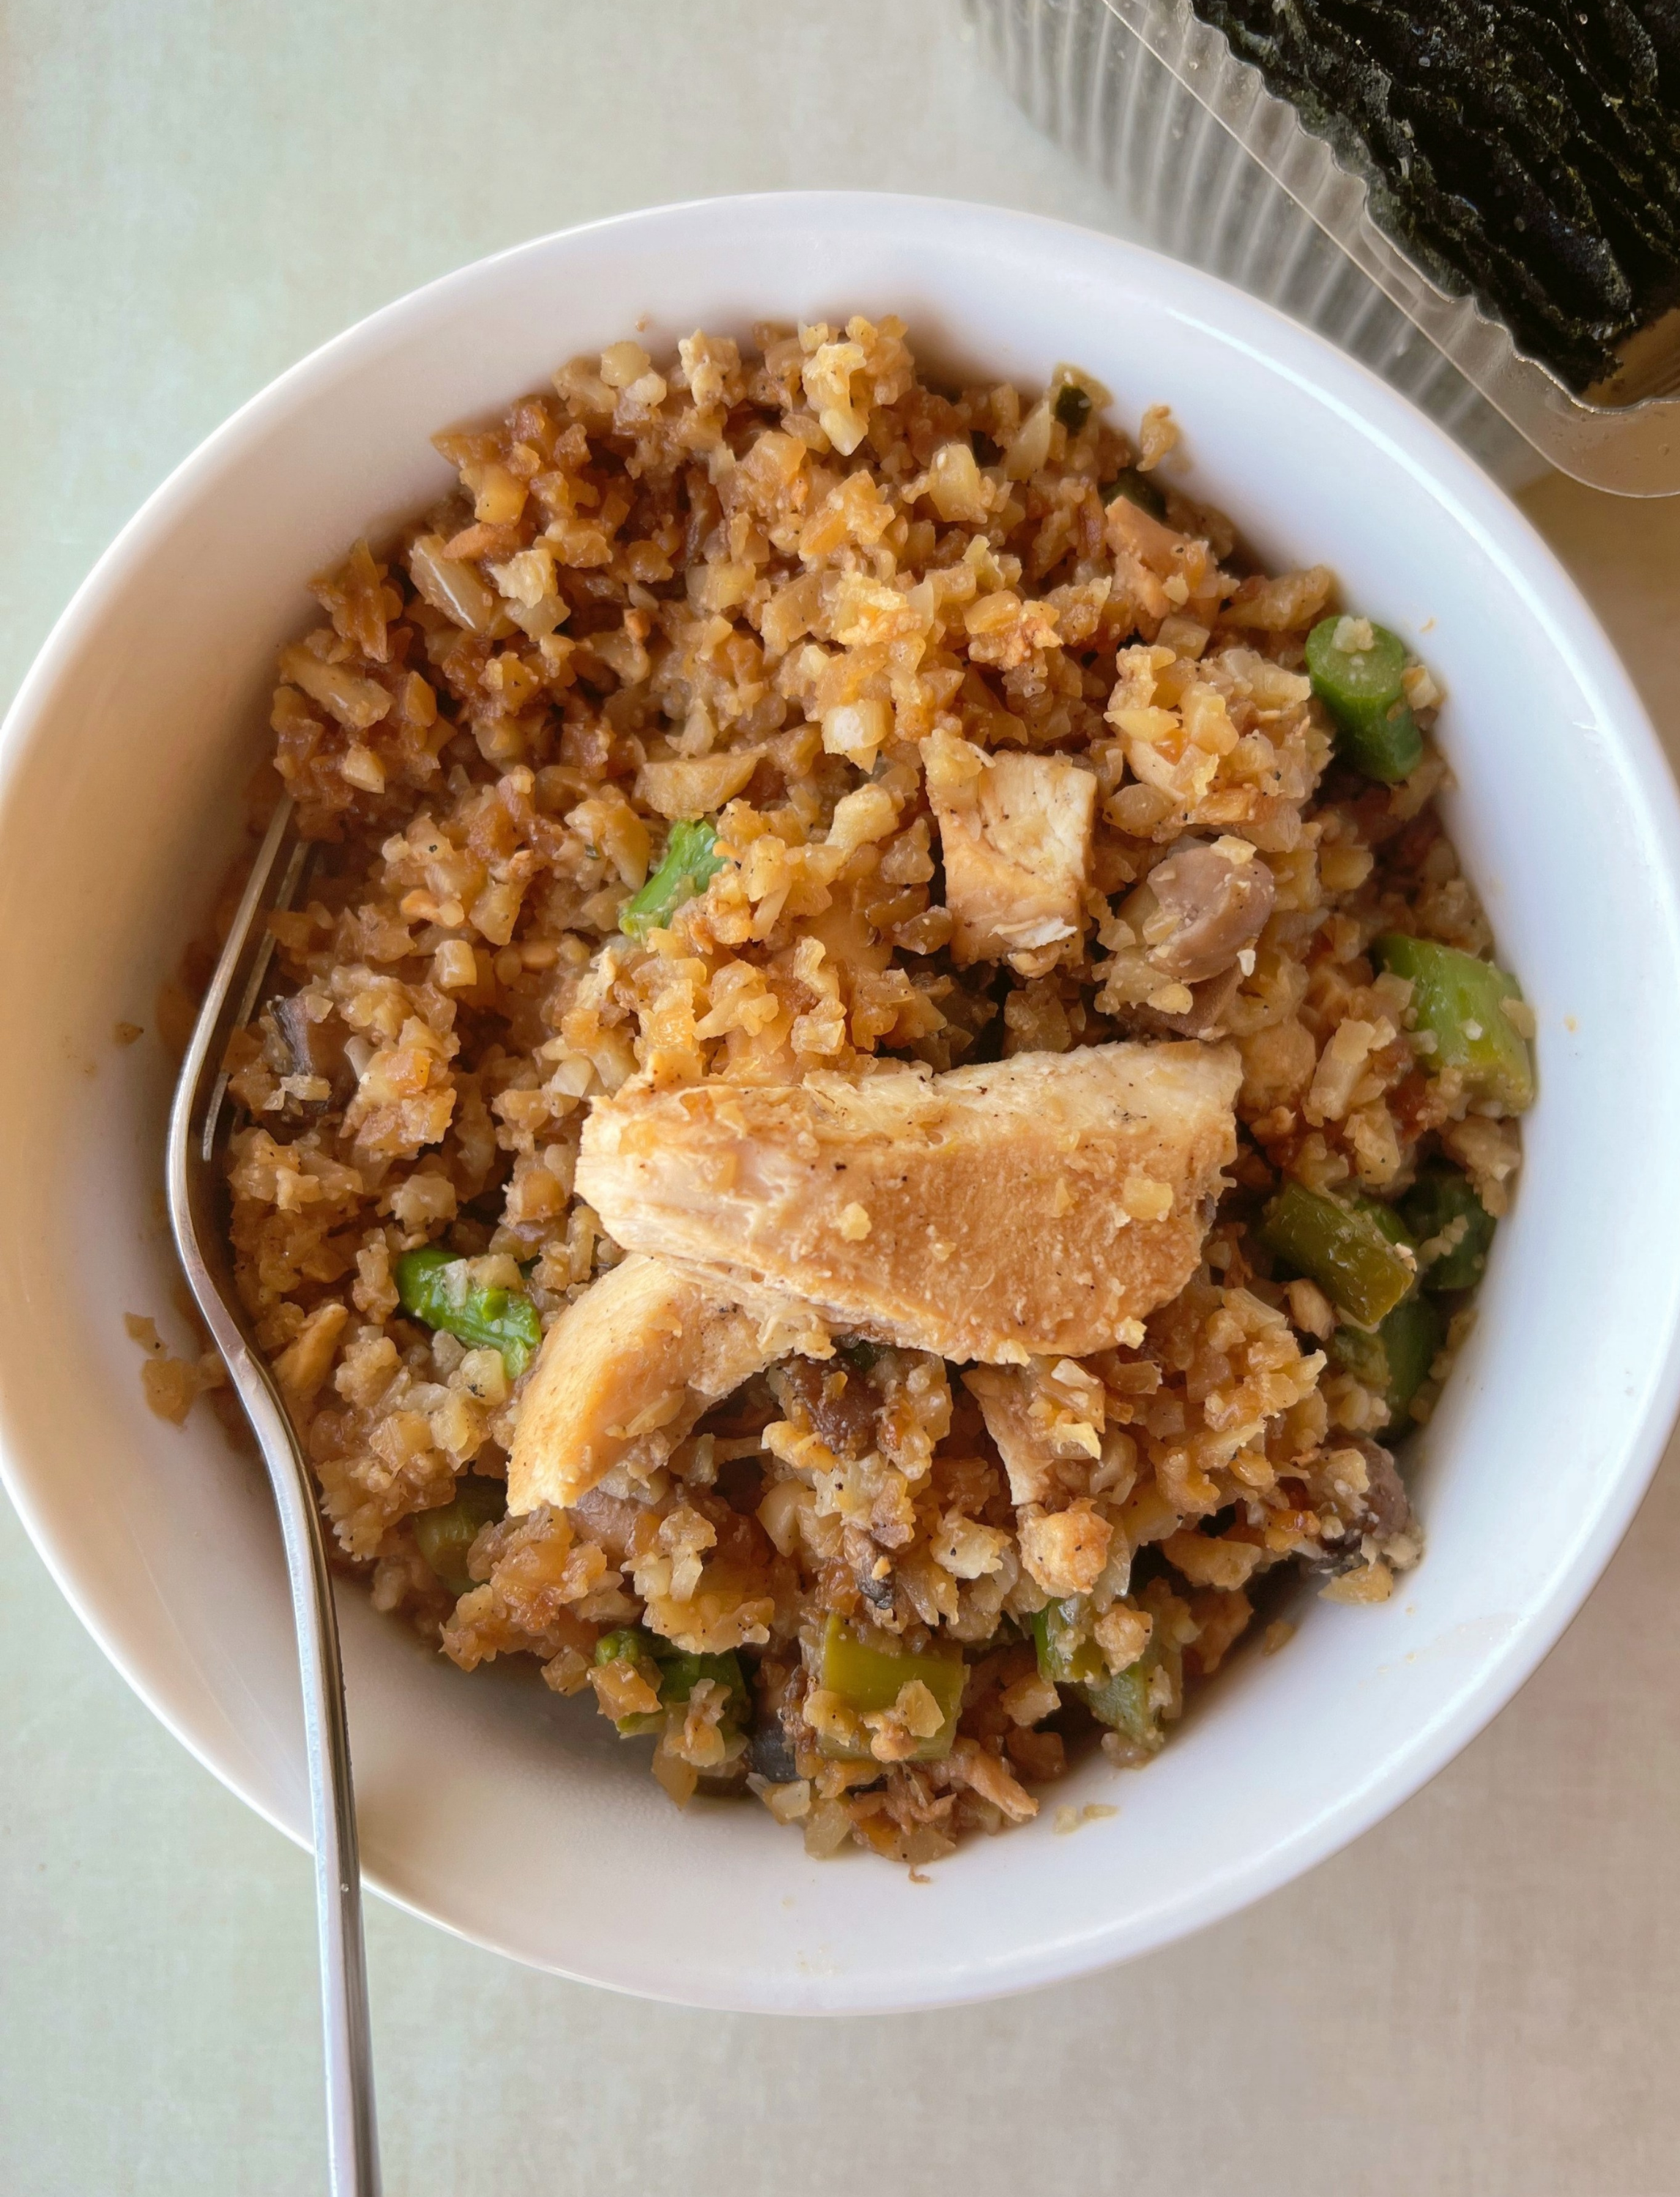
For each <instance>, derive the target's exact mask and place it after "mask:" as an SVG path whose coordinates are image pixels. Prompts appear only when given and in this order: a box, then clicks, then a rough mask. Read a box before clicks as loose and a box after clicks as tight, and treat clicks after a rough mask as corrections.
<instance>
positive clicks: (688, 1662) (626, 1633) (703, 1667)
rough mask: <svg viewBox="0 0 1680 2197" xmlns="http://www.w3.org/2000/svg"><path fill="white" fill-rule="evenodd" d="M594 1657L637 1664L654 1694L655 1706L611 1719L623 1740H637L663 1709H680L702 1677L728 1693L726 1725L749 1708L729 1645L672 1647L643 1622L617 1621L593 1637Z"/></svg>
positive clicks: (657, 1722) (736, 1722) (737, 1723)
mask: <svg viewBox="0 0 1680 2197" xmlns="http://www.w3.org/2000/svg"><path fill="white" fill-rule="evenodd" d="M595 1661H596V1662H598V1663H637V1664H640V1666H641V1671H642V1676H643V1677H644V1678H646V1680H647V1683H648V1684H649V1685H650V1686H652V1688H653V1689H654V1690H655V1691H656V1692H657V1693H658V1696H659V1706H658V1708H657V1709H640V1710H637V1711H636V1712H635V1713H634V1714H632V1715H630V1716H626V1717H619V1718H617V1719H616V1722H615V1728H616V1730H617V1732H618V1735H619V1736H620V1737H621V1738H623V1739H637V1738H640V1736H642V1734H644V1733H645V1732H650V1731H658V1730H659V1729H660V1727H661V1726H662V1725H663V1723H664V1721H665V1711H666V1710H667V1709H669V1708H680V1707H681V1706H682V1705H683V1704H684V1703H685V1702H686V1701H687V1700H688V1698H689V1696H691V1695H692V1693H693V1691H694V1689H695V1687H696V1686H698V1684H699V1683H700V1681H701V1679H702V1678H712V1679H715V1680H716V1682H717V1683H718V1684H720V1685H721V1687H722V1688H723V1689H724V1691H725V1692H726V1693H727V1695H728V1696H729V1703H728V1706H727V1708H726V1709H725V1710H724V1713H723V1726H724V1729H725V1730H739V1729H740V1728H741V1727H742V1725H744V1722H745V1720H746V1719H747V1716H748V1714H749V1713H750V1710H751V1707H752V1696H751V1693H750V1691H749V1690H748V1686H747V1681H746V1674H745V1672H744V1671H743V1670H742V1668H741V1659H740V1657H739V1655H736V1653H735V1651H734V1649H733V1648H732V1649H729V1650H728V1652H727V1654H726V1655H690V1654H689V1653H688V1651H687V1650H686V1649H682V1648H677V1647H675V1646H673V1644H672V1643H671V1642H670V1641H669V1640H667V1639H665V1638H663V1635H661V1634H659V1633H658V1632H649V1631H648V1630H647V1629H646V1626H640V1625H621V1626H619V1627H618V1628H617V1631H616V1632H604V1633H602V1635H601V1637H600V1639H599V1640H598V1641H596V1643H595Z"/></svg>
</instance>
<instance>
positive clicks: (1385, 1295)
mask: <svg viewBox="0 0 1680 2197" xmlns="http://www.w3.org/2000/svg"><path fill="white" fill-rule="evenodd" d="M1260 1240H1261V1241H1262V1242H1263V1243H1265V1244H1266V1247H1267V1249H1269V1250H1271V1251H1272V1253H1273V1254H1274V1255H1276V1256H1277V1258H1279V1259H1281V1260H1282V1261H1283V1262H1284V1264H1285V1265H1286V1266H1289V1267H1294V1268H1295V1271H1296V1272H1299V1273H1302V1274H1306V1275H1307V1276H1309V1277H1310V1278H1311V1279H1312V1280H1313V1281H1315V1282H1317V1283H1318V1286H1319V1288H1320V1289H1321V1290H1324V1294H1325V1296H1328V1297H1329V1298H1330V1301H1331V1302H1332V1303H1333V1304H1335V1305H1337V1306H1338V1307H1340V1308H1341V1310H1342V1311H1343V1312H1345V1313H1347V1314H1348V1315H1349V1317H1350V1318H1352V1319H1355V1320H1357V1321H1358V1323H1359V1325H1361V1326H1362V1327H1375V1326H1376V1325H1377V1323H1378V1322H1379V1321H1380V1320H1382V1319H1385V1318H1386V1317H1387V1314H1388V1313H1391V1312H1393V1309H1394V1307H1395V1306H1396V1305H1397V1304H1399V1301H1400V1300H1401V1299H1402V1297H1404V1296H1407V1295H1409V1294H1410V1292H1411V1290H1412V1288H1413V1287H1414V1286H1415V1284H1416V1280H1417V1270H1416V1266H1415V1265H1414V1263H1413V1261H1411V1259H1410V1258H1408V1257H1407V1256H1406V1255H1405V1252H1406V1249H1408V1248H1409V1247H1410V1238H1408V1236H1407V1234H1406V1230H1405V1223H1404V1222H1403V1221H1402V1220H1401V1219H1400V1217H1399V1214H1397V1213H1395V1212H1394V1211H1393V1209H1392V1208H1391V1207H1388V1206H1381V1205H1378V1204H1377V1203H1376V1201H1375V1200H1360V1201H1359V1202H1358V1203H1351V1202H1350V1203H1346V1204H1344V1203H1342V1202H1341V1200H1340V1199H1338V1198H1334V1197H1325V1196H1324V1193H1323V1192H1322V1191H1316V1190H1308V1189H1307V1187H1306V1185H1305V1184H1304V1183H1299V1182H1289V1183H1285V1185H1283V1189H1282V1190H1281V1191H1279V1192H1278V1193H1277V1197H1274V1198H1273V1199H1272V1203H1271V1204H1270V1205H1268V1206H1267V1207H1266V1212H1265V1214H1264V1215H1263V1216H1262V1218H1261V1221H1260Z"/></svg>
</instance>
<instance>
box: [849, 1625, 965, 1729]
mask: <svg viewBox="0 0 1680 2197" xmlns="http://www.w3.org/2000/svg"><path fill="white" fill-rule="evenodd" d="M821 1676H822V1684H823V1685H824V1686H825V1687H826V1689H827V1690H828V1691H829V1692H830V1693H832V1694H837V1695H838V1696H840V1699H841V1700H842V1701H844V1703H845V1704H846V1706H847V1707H848V1708H849V1709H851V1710H852V1711H853V1712H854V1713H855V1714H856V1715H858V1716H871V1715H874V1714H877V1713H879V1712H880V1711H881V1710H883V1709H889V1708H892V1707H895V1705H896V1703H897V1701H898V1697H899V1695H900V1694H901V1692H902V1691H903V1690H904V1688H905V1687H906V1686H907V1685H908V1684H910V1682H911V1681H912V1679H918V1680H919V1681H920V1682H921V1684H923V1685H924V1686H925V1687H926V1688H927V1690H928V1691H929V1692H930V1694H931V1695H932V1696H933V1697H934V1700H935V1701H936V1703H937V1705H938V1708H939V1713H940V1717H941V1724H940V1727H939V1730H937V1731H936V1732H935V1733H934V1734H933V1735H932V1736H931V1737H930V1738H928V1739H924V1740H922V1741H920V1742H918V1746H917V1748H916V1753H915V1758H914V1759H916V1760H917V1761H918V1762H930V1761H933V1760H935V1759H936V1758H937V1757H938V1756H940V1755H943V1754H949V1753H950V1752H951V1742H952V1741H953V1739H954V1738H955V1737H956V1736H957V1718H958V1716H959V1713H960V1712H961V1709H962V1705H963V1687H964V1684H965V1682H966V1680H967V1678H968V1667H967V1665H966V1664H965V1662H964V1661H963V1657H962V1651H961V1649H953V1650H941V1651H940V1652H937V1653H934V1654H928V1655H907V1654H904V1653H896V1654H895V1653H893V1652H891V1651H889V1650H888V1649H881V1648H872V1647H871V1646H870V1645H869V1643H867V1642H866V1641H863V1640H860V1639H859V1638H858V1637H857V1635H856V1634H855V1633H854V1632H853V1631H852V1630H851V1628H850V1627H849V1626H847V1625H846V1624H844V1623H843V1621H842V1620H841V1619H840V1618H838V1617H837V1616H833V1615H831V1616H830V1618H829V1620H828V1626H827V1629H826V1632H824V1634H823V1643H822V1670H821ZM820 1744H821V1747H822V1751H823V1753H824V1754H831V1755H837V1756H838V1757H840V1758H841V1759H843V1760H849V1761H862V1760H866V1759H870V1757H869V1750H868V1748H867V1747H860V1748H848V1747H846V1746H845V1745H844V1744H843V1742H837V1741H834V1740H831V1738H830V1737H829V1736H828V1735H827V1734H824V1735H823V1736H822V1739H821V1742H820Z"/></svg>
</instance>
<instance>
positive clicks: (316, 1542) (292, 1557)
mask: <svg viewBox="0 0 1680 2197" xmlns="http://www.w3.org/2000/svg"><path fill="white" fill-rule="evenodd" d="M313 851H314V850H313V849H312V848H311V847H310V846H309V844H308V843H306V842H304V840H302V839H300V838H298V834H297V832H296V831H295V829H294V826H293V811H292V803H291V802H290V801H289V800H288V801H286V802H283V803H281V807H280V809H278V811H277V812H276V814H275V818H274V820H273V822H272V823H271V824H270V825H269V829H268V833H267V836H266V837H265V838H264V841H263V844H262V847H261V849H259V851H258V855H257V861H256V864H255V867H253V868H252V872H251V879H250V882H249V884H247V885H246V889H245V894H244V897H243V898H242V899H241V900H240V904H239V913H237V914H236V915H235V918H234V924H233V929H232V930H230V931H229V934H228V942H227V944H226V945H225V946H224V947H223V949H222V957H221V959H220V960H219V961H217V965H216V973H215V975H214V977H211V983H210V989H209V990H208V992H206V994H205V1000H204V1005H203V1006H202V1007H201V1008H200V1011H199V1018H198V1023H197V1024H196V1026H195V1027H194V1031H193V1041H192V1043H191V1045H190V1046H188V1049H187V1058H186V1060H185V1061H184V1063H183V1064H182V1070H181V1080H180V1081H179V1083H178V1084H177V1086H176V1092H175V1103H174V1105H173V1106H172V1108H171V1111H170V1117H169V1157H168V1170H169V1217H170V1224H171V1227H172V1228H173V1230H174V1232H175V1243H176V1248H177V1250H178V1251H179V1252H180V1255H181V1263H182V1266H183V1267H185V1269H186V1272H187V1279H188V1282H189V1283H190V1284H191V1285H192V1291H193V1295H194V1297H195V1298H196V1299H197V1300H198V1305H199V1309H200V1312H201V1313H203V1314H204V1317H205V1320H206V1324H207V1325H208V1326H209V1329H210V1332H211V1336H213V1337H214V1339H215V1342H216V1347H217V1349H218V1350H219V1351H220V1352H221V1354H222V1356H223V1359H225V1360H226V1363H227V1367H228V1373H229V1378H230V1379H231V1381H232V1382H233V1384H234V1388H235V1390H236V1392H237V1394H238V1396H239V1400H240V1403H241V1404H242V1405H243V1406H244V1407H245V1414H246V1417H247V1418H248V1419H249V1420H250V1422H251V1426H252V1432H253V1433H254V1434H255V1435H256V1437H257V1440H258V1444H259V1445H260V1446H261V1448H262V1452H263V1462H264V1464H265V1465H266V1466H267V1467H268V1472H269V1481H270V1482H271V1483H272V1485H273V1487H274V1497H275V1505H276V1507H277V1508H278V1510H279V1511H280V1526H281V1537H282V1539H284V1541H285V1544H286V1569H287V1577H288V1580H289V1581H290V1584H291V1590H292V1615H293V1622H294V1624H295V1625H296V1626H297V1632H298V1666H299V1669H300V1672H301V1675H302V1678H303V1693H304V1745H305V1748H306V1749H307V1752H308V1755H309V1772H310V1814H311V1817H312V1819H313V1826H314V1833H315V1891H316V1913H317V1918H318V1921H319V1924H320V1938H321V1998H322V2026H323V2028H324V2031H325V2042H326V2057H327V2142H328V2146H329V2164H330V2167H331V2174H332V2188H333V2197H379V2129H378V2124H377V2122H376V2120H375V2118H374V2070H373V2055H372V2051H371V2049H370V2042H369V2036H368V1970H367V1963H366V1959H365V1956H364V1954H363V1951H362V1872H361V1864H360V1861H359V1858H358V1855H357V1850H356V1800H355V1795H354V1794H353V1792H352V1790H351V1786H350V1731H349V1727H348V1725H347V1724H346V1721H345V1685H344V1671H343V1667H342V1665H341V1663H340V1661H339V1623H338V1617H337V1614H336V1612H335V1611H334V1609H333V1586H332V1581H331V1580H330V1578H329V1576H328V1574H327V1549H326V1543H325V1540H324V1539H323V1537H322V1526H321V1513H320V1511H319V1510H318V1509H317V1508H316V1499H315V1489H314V1483H313V1481H312V1480H311V1478H310V1469H309V1465H308V1464H307V1462H306V1461H305V1459H304V1452H303V1450H302V1448H301V1446H299V1443H298V1435H297V1430H296V1429H295V1428H294V1427H293V1424H292V1420H291V1416H290V1414H289V1413H288V1412H287V1408H286V1406H285V1403H284V1402H283V1400H281V1394H280V1390H279V1388H278V1387H277V1386H276V1384H275V1378H274V1376H273V1374H272V1373H270V1372H269V1369H268V1366H267V1365H265V1364H264V1361H263V1359H262V1358H261V1356H260V1355H259V1354H258V1351H257V1350H256V1349H255V1348H254V1347H253V1346H252V1342H251V1341H250V1339H249V1337H248V1336H247V1335H246V1328H245V1322H244V1319H243V1317H242V1315H241V1313H240V1308H239V1298H238V1296H237V1294H236V1292H235V1288H234V1282H233V1276H232V1273H231V1272H230V1270H229V1261H228V1255H227V1251H226V1249H225V1246H224V1241H223V1229H222V1224H221V1216H220V1212H219V1204H220V1190H221V1183H222V1167H221V1161H222V1156H223V1150H224V1147H225V1145H226V1141H227V1135H228V1132H229V1127H231V1122H232V1116H233V1113H234V1108H233V1107H232V1106H231V1105H230V1104H229V1100H228V1079H227V1075H226V1073H225V1071H224V1070H223V1066H222V1061H223V1055H224V1053H225V1052H226V1051H227V1046H228V1040H229V1036H230V1035H232V1033H233V1032H234V1030H235V1029H237V1028H238V1027H239V1026H240V1024H241V1023H245V1022H247V1021H248V1020H249V1019H250V1017H251V1016H252V1014H253V1013H254V1012H255V1011H256V1008H257V1006H258V1001H259V1000H260V999H261V997H262V990H263V984H264V979H265V978H266V977H267V974H268V969H269V960H270V958H271V956H272V954H273V951H274V938H273V936H272V934H271V933H270V931H269V928H268V925H267V923H266V921H265V918H266V917H267V916H268V914H269V913H270V911H272V910H275V909H279V908H284V907H290V906H291V904H292V901H293V898H294V897H295V896H296V895H297V893H298V891H299V890H300V889H301V887H302V885H303V884H304V878H305V877H306V875H307V872H308V869H309V864H310V856H311V855H312V853H313Z"/></svg>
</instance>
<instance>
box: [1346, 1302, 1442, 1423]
mask: <svg viewBox="0 0 1680 2197" xmlns="http://www.w3.org/2000/svg"><path fill="white" fill-rule="evenodd" d="M1444 1334H1445V1325H1444V1323H1443V1321H1442V1319H1441V1316H1440V1313H1439V1312H1438V1311H1437V1310H1436V1308H1435V1307H1434V1305H1433V1304H1432V1303H1431V1302H1430V1301H1429V1299H1428V1297H1426V1296H1411V1297H1406V1298H1404V1299H1403V1300H1402V1301H1401V1302H1400V1303H1399V1304H1397V1305H1396V1306H1395V1307H1394V1309H1393V1312H1391V1313H1389V1315H1388V1317H1387V1319H1385V1320H1384V1321H1383V1322H1382V1325H1381V1326H1380V1327H1378V1328H1377V1329H1376V1330H1375V1332H1374V1333H1371V1334H1366V1333H1365V1332H1364V1330H1362V1329H1360V1328H1357V1327H1339V1328H1337V1330H1336V1331H1335V1334H1334V1335H1333V1336H1331V1337H1330V1355H1331V1357H1332V1358H1334V1359H1335V1362H1336V1364H1337V1365H1340V1366H1341V1367H1342V1368H1343V1370H1344V1371H1347V1372H1349V1373H1351V1374H1352V1375H1353V1378H1354V1379H1355V1380H1356V1381H1363V1382H1364V1385H1365V1386H1366V1388H1374V1389H1376V1393H1377V1394H1378V1395H1380V1396H1382V1398H1383V1399H1384V1400H1385V1401H1386V1402H1387V1406H1388V1423H1389V1425H1390V1426H1398V1425H1399V1423H1400V1422H1401V1420H1402V1419H1403V1417H1405V1408H1406V1406H1407V1405H1408V1404H1409V1403H1411V1400H1412V1398H1413V1397H1414V1396H1415V1395H1416V1394H1417V1392H1418V1390H1419V1389H1420V1388H1422V1385H1423V1383H1424V1380H1425V1378H1426V1377H1427V1376H1428V1371H1429V1368H1430V1366H1431V1365H1433V1364H1434V1356H1435V1353H1436V1352H1437V1351H1438V1350H1439V1349H1440V1347H1441V1340H1442V1337H1443V1336H1444Z"/></svg>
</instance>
